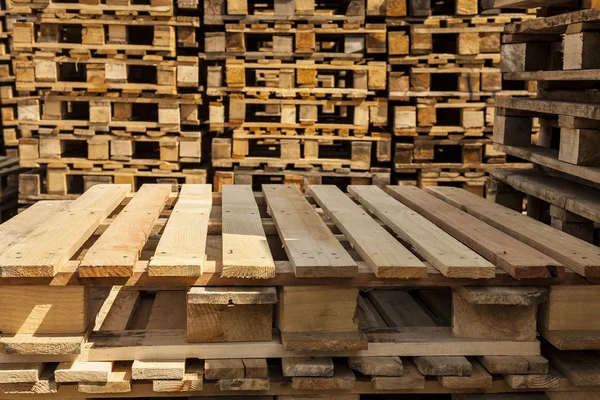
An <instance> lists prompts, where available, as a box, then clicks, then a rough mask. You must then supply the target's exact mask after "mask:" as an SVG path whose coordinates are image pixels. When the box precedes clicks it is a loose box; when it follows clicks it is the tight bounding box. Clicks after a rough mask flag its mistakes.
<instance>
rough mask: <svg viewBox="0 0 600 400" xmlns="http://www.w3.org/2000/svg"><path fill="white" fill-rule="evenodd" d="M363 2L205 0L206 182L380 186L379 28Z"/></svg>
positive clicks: (386, 158) (384, 136)
mask: <svg viewBox="0 0 600 400" xmlns="http://www.w3.org/2000/svg"><path fill="white" fill-rule="evenodd" d="M364 3H365V2H364V0H351V1H343V2H319V1H314V0H309V1H297V0H282V1H274V2H273V1H271V2H264V1H256V0H249V1H236V0H209V1H205V2H204V24H205V25H206V27H207V28H206V29H208V28H210V32H206V33H205V38H204V40H205V42H204V51H205V56H206V60H207V65H208V66H207V76H208V78H207V79H208V82H207V95H208V96H209V98H210V106H209V109H210V115H209V118H210V130H211V131H212V132H215V133H216V137H215V138H214V139H213V142H212V143H213V144H212V165H213V167H215V169H216V172H215V184H216V185H217V186H220V185H222V184H224V183H233V182H235V183H246V184H254V186H255V187H256V188H258V187H259V185H260V183H269V182H282V181H283V182H294V183H298V184H300V185H303V186H305V184H308V183H310V184H314V183H321V182H323V181H325V182H335V183H345V184H349V183H352V184H356V183H369V184H370V183H373V184H386V183H389V180H390V171H389V165H390V162H391V157H392V137H391V134H390V133H389V131H388V115H387V113H388V102H387V94H386V89H387V83H386V80H387V79H386V74H387V73H386V63H385V54H386V51H387V43H386V27H385V24H381V23H369V22H368V21H367V20H366V18H365V7H364Z"/></svg>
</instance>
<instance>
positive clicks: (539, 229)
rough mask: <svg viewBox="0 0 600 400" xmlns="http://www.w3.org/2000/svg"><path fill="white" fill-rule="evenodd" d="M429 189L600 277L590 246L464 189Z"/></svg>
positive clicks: (595, 254) (599, 256) (599, 258)
mask: <svg viewBox="0 0 600 400" xmlns="http://www.w3.org/2000/svg"><path fill="white" fill-rule="evenodd" d="M426 190H427V192H429V193H431V194H433V195H434V196H436V197H437V198H439V199H441V200H443V201H445V202H447V203H449V204H451V205H453V206H455V207H457V208H459V209H460V210H462V211H464V212H466V213H468V214H470V215H473V216H474V217H476V218H478V219H479V220H481V221H483V222H485V223H487V224H489V225H491V226H493V227H494V228H496V229H498V230H501V231H502V232H504V233H506V234H508V235H511V236H512V237H514V238H515V239H518V240H520V241H521V242H523V243H525V244H527V245H529V246H531V247H533V248H535V249H537V250H538V251H540V252H542V253H544V254H546V255H548V256H549V257H552V258H554V259H555V260H557V261H559V262H560V263H562V264H564V265H565V266H566V267H568V268H569V269H571V270H573V271H575V272H577V273H579V274H581V275H583V276H598V274H600V253H598V248H597V247H596V246H594V245H592V244H590V243H587V242H585V241H583V240H580V239H577V238H576V237H574V236H572V235H569V234H567V233H564V232H561V231H559V230H558V229H555V228H552V227H551V226H548V225H546V224H544V223H543V222H539V221H536V220H535V219H533V218H529V217H527V216H525V215H523V214H522V213H520V212H518V211H513V210H510V209H508V208H506V207H503V206H501V205H499V204H496V203H493V202H491V201H487V200H485V199H482V198H480V197H477V196H475V195H473V194H471V193H469V192H467V191H464V190H461V189H457V188H449V187H444V188H443V187H437V188H433V187H429V188H427V189H426Z"/></svg>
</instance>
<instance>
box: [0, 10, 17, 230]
mask: <svg viewBox="0 0 600 400" xmlns="http://www.w3.org/2000/svg"><path fill="white" fill-rule="evenodd" d="M7 23H8V21H7V19H6V3H5V2H4V1H1V2H0V222H4V221H6V220H7V219H9V218H10V217H12V216H13V215H15V214H16V212H17V192H18V174H19V172H22V169H21V168H20V167H19V152H18V144H19V141H18V138H17V127H16V126H15V104H16V98H15V91H14V86H15V76H14V72H13V68H12V65H11V54H10V43H9V38H10V30H11V28H10V26H8V25H7Z"/></svg>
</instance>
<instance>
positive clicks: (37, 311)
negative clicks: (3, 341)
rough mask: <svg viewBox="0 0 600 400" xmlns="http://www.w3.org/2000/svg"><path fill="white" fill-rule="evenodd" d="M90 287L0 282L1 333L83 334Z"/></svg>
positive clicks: (87, 313)
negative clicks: (16, 284)
mask: <svg viewBox="0 0 600 400" xmlns="http://www.w3.org/2000/svg"><path fill="white" fill-rule="evenodd" d="M88 304H89V288H86V287H83V286H72V287H52V286H38V285H36V286H0V309H1V310H2V318H0V331H2V333H3V334H11V333H15V334H35V335H40V336H41V335H44V334H69V333H77V334H83V333H84V332H85V331H86V329H87V327H88V324H89V319H90V316H89V312H88Z"/></svg>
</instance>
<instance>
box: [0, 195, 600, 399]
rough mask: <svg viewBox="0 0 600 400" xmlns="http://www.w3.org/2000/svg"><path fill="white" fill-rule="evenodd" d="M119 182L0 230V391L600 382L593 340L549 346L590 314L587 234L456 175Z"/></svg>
mask: <svg viewBox="0 0 600 400" xmlns="http://www.w3.org/2000/svg"><path fill="white" fill-rule="evenodd" d="M130 189H131V188H130V186H129V185H96V186H94V187H92V188H90V189H89V190H88V191H87V192H85V193H84V194H83V195H82V196H80V197H79V198H78V199H77V200H74V201H72V202H69V201H40V202H38V203H36V204H35V205H33V206H31V207H30V208H28V209H27V210H25V211H23V212H22V213H21V214H19V215H18V216H16V217H15V218H13V219H12V220H10V221H8V222H6V223H4V224H3V225H0V304H2V309H3V312H2V314H1V315H0V330H1V331H2V336H1V337H0V358H2V364H0V389H1V390H0V392H1V393H0V398H11V399H14V398H21V396H24V397H26V396H27V395H32V394H35V395H37V396H38V397H39V398H44V397H47V398H48V399H54V398H72V399H77V398H81V399H85V398H89V397H91V396H93V397H119V398H124V397H137V398H152V397H160V396H175V397H179V396H182V397H187V396H200V397H204V396H216V395H221V396H227V397H228V398H233V399H235V398H237V397H235V395H236V394H237V395H244V396H249V395H252V394H260V395H264V396H268V398H273V396H277V397H276V398H277V399H279V400H289V399H297V398H303V399H306V398H310V399H312V398H328V399H336V400H342V399H354V400H357V399H359V398H360V395H361V394H378V393H381V394H386V393H387V394H391V393H409V392H410V393H415V394H424V393H440V394H444V393H446V394H448V397H447V398H448V399H449V394H450V393H454V395H455V396H456V398H457V399H471V397H470V395H469V394H468V393H472V392H474V391H475V392H478V393H481V394H480V395H479V396H480V397H475V399H484V400H491V399H498V398H503V399H515V400H516V399H521V400H522V399H528V400H533V399H539V398H542V397H540V396H542V395H543V394H542V393H532V394H523V393H520V392H523V391H536V392H546V393H547V394H548V396H551V398H552V399H564V398H568V397H563V396H564V395H565V393H566V392H565V391H573V392H572V393H571V394H570V395H571V396H573V395H575V394H577V395H578V394H579V393H580V391H581V393H582V394H583V393H584V392H583V391H584V390H585V391H590V390H595V388H594V387H593V385H597V384H599V383H600V382H599V381H598V378H597V369H594V367H593V366H597V365H598V363H600V357H598V355H597V354H595V353H589V354H588V353H571V352H562V351H559V350H558V349H557V348H568V349H576V348H586V349H592V348H594V349H595V348H598V344H597V341H596V342H593V341H587V342H585V343H582V342H581V341H582V340H583V339H582V337H581V331H577V332H570V331H569V329H578V330H589V329H597V325H598V324H597V322H596V321H595V320H596V319H597V318H596V317H595V316H596V315H597V313H598V312H599V311H600V310H599V307H598V304H600V301H598V298H599V297H600V291H599V290H598V289H597V288H596V286H594V285H593V284H590V281H593V280H594V279H597V277H598V276H600V256H599V255H598V252H597V248H596V247H595V246H593V245H591V244H588V243H585V242H583V241H581V240H579V239H576V238H574V237H572V236H569V235H567V234H565V233H563V232H560V231H559V230H556V229H554V228H551V227H548V226H546V225H544V224H542V223H540V222H538V221H535V220H533V219H531V218H528V217H527V216H524V215H522V214H520V213H518V212H516V211H510V210H507V209H506V208H505V207H503V206H501V205H498V204H494V203H492V202H489V201H487V200H484V199H482V198H480V197H478V196H476V195H473V194H471V193H468V192H466V191H464V190H462V189H457V188H428V189H427V190H426V191H424V190H421V189H419V188H415V187H406V186H388V187H387V188H386V190H382V189H380V188H378V187H376V186H368V185H356V186H350V187H349V192H350V196H351V197H350V196H348V195H347V194H345V193H343V192H342V191H341V190H339V189H338V188H337V187H335V186H328V185H314V186H309V187H308V191H309V193H310V194H308V195H305V194H303V193H302V192H301V191H300V190H299V189H298V187H297V186H296V185H293V184H292V185H264V186H263V192H262V193H254V192H253V191H252V188H251V186H249V185H225V186H223V187H222V193H212V188H211V186H210V185H183V186H182V188H181V191H180V192H179V193H173V192H172V187H171V186H170V185H161V184H155V185H144V186H143V187H142V188H141V189H140V190H139V191H138V192H137V193H135V194H131V193H130ZM365 209H366V210H368V213H367V212H365V211H363V210H365ZM465 209H466V210H467V212H464V211H462V210H465ZM392 232H393V234H392ZM396 235H397V236H398V237H399V239H397V238H396ZM573 293H575V294H573ZM565 304H566V305H568V307H565ZM583 304H585V308H583ZM580 307H582V308H580ZM538 309H539V311H538ZM576 310H580V311H577V312H574V311H576ZM275 316H276V317H275ZM586 324H587V325H586ZM537 332H539V333H540V334H541V335H542V336H543V339H541V338H538V336H537ZM589 332H590V334H593V331H589ZM569 335H571V336H569ZM542 340H543V341H544V342H543V343H541V341H542ZM545 341H548V342H550V343H552V344H553V345H555V346H556V347H557V348H555V347H552V346H551V345H550V344H548V343H546V342H545ZM580 360H585V365H581V363H580ZM594 374H595V375H594ZM500 393H502V396H500ZM573 393H574V394H573ZM316 394H318V395H319V396H320V397H319V396H317V397H313V396H315V395H316ZM288 396H289V397H288ZM555 396H556V397H555ZM24 397H23V398H24ZM240 398H245V397H240Z"/></svg>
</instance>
